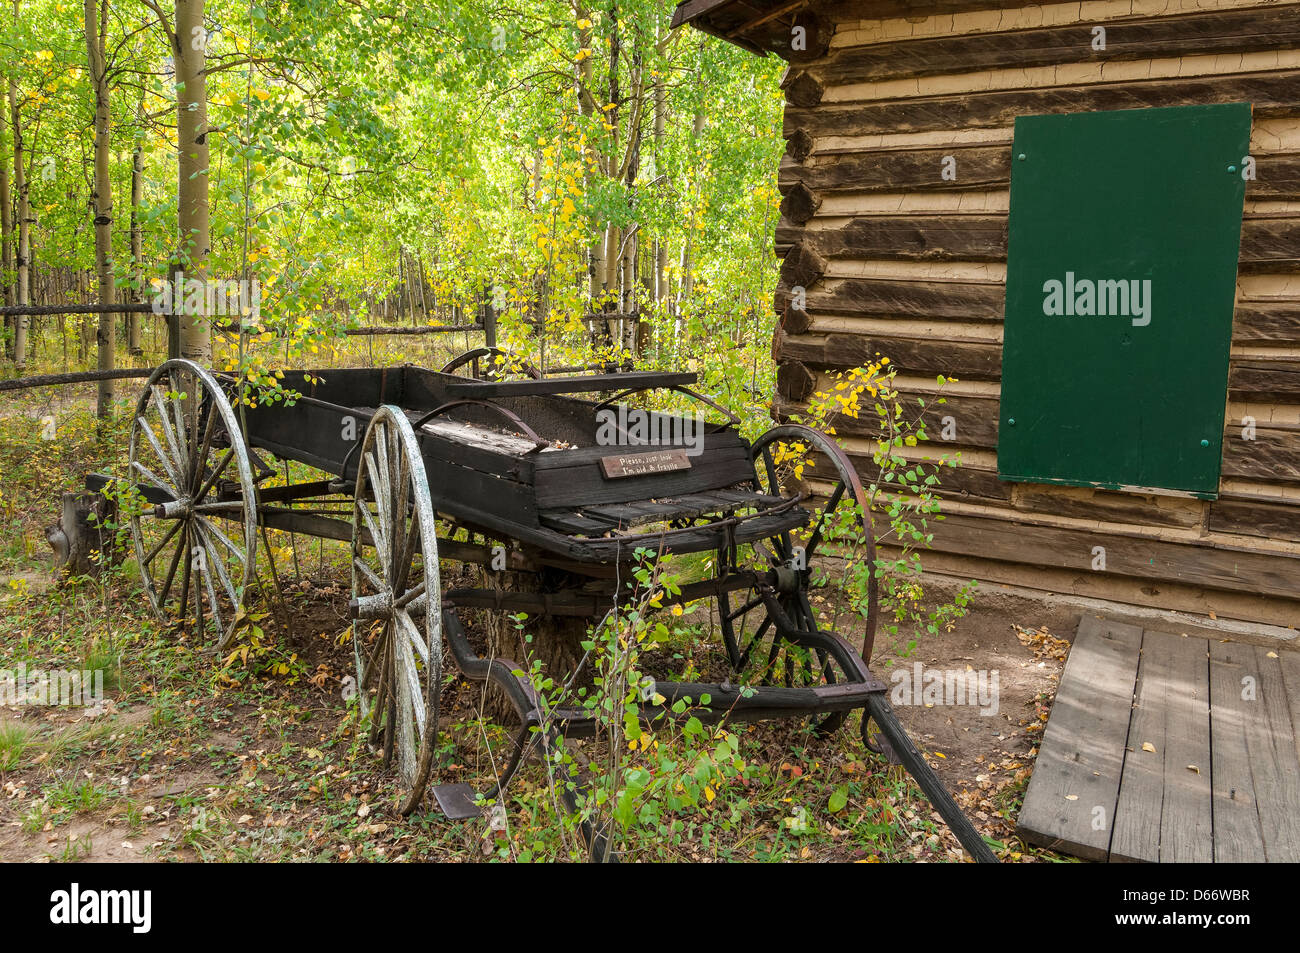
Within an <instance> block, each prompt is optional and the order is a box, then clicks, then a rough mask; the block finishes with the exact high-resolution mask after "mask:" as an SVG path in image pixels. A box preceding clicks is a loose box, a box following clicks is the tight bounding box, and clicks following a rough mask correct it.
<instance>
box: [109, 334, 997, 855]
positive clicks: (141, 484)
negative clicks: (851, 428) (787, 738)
mask: <svg viewBox="0 0 1300 953" xmlns="http://www.w3.org/2000/svg"><path fill="white" fill-rule="evenodd" d="M451 366H452V367H453V369H461V370H465V369H467V368H470V367H472V362H471V361H461V362H453V365H451ZM693 382H694V376H693V375H691V374H684V373H682V374H653V373H640V372H628V373H618V374H597V375H589V376H581V377H569V378H553V379H535V378H528V377H525V378H523V379H520V380H508V381H503V380H491V379H486V380H485V379H473V378H466V377H460V376H456V375H454V374H450V373H439V372H435V371H431V370H426V369H423V368H419V367H414V366H409V365H408V366H400V367H386V368H383V367H381V368H361V369H343V368H339V369H331V370H319V371H295V372H286V374H285V380H284V382H283V383H284V385H285V386H286V387H288V388H291V389H292V390H293V391H295V392H297V393H298V394H299V395H301V396H298V397H297V398H296V400H294V401H293V402H292V405H291V406H285V405H284V404H283V403H280V404H270V405H265V404H258V405H256V406H254V405H251V403H250V401H248V400H242V401H241V400H238V399H235V400H233V401H232V398H236V397H237V395H238V393H239V391H238V384H237V382H236V381H235V380H233V379H231V378H228V377H223V376H221V375H214V374H211V373H209V372H208V371H206V370H204V369H202V368H200V367H199V366H197V365H195V364H193V363H190V362H188V361H184V360H173V361H169V362H167V363H166V364H164V365H162V366H161V367H160V368H158V370H157V371H156V372H155V373H154V374H153V376H152V377H151V378H150V379H149V381H148V384H147V386H146V387H145V389H144V391H143V393H142V395H141V397H140V400H139V404H138V407H137V409H136V414H135V419H134V422H133V427H132V432H131V442H130V464H129V466H130V472H131V479H132V482H133V484H134V485H135V487H136V488H137V489H138V491H139V493H140V494H141V495H143V497H144V498H145V504H144V505H142V506H141V505H137V506H136V507H135V511H134V512H133V513H132V515H131V524H132V531H133V535H134V540H135V551H136V556H137V559H138V562H139V565H140V568H141V574H142V579H143V583H144V586H145V588H146V590H147V592H148V593H149V596H150V598H151V600H152V601H153V604H154V606H155V607H156V608H157V610H158V611H159V613H160V614H162V615H163V616H164V617H166V618H168V619H178V618H179V619H182V620H185V621H186V623H187V625H188V627H189V628H190V629H191V630H192V631H196V632H199V633H202V634H203V635H204V637H206V638H208V639H210V640H211V641H212V642H213V643H214V644H215V645H218V646H219V645H222V644H224V643H225V641H226V640H228V639H229V638H230V637H231V635H232V633H233V632H234V631H235V629H236V627H237V626H238V624H239V622H238V620H239V618H240V612H241V609H242V605H243V600H244V596H245V593H246V592H247V591H248V590H249V587H250V586H251V585H252V584H253V582H254V572H255V563H256V557H255V554H256V548H257V539H258V534H259V532H260V531H261V528H262V527H271V528H279V529H287V530H293V531H295V532H300V533H307V534H313V535H316V536H320V537H325V538H335V539H342V540H347V541H349V542H350V545H351V562H352V597H351V600H350V610H351V613H352V616H353V617H354V618H355V619H356V620H357V621H356V623H355V625H354V626H353V631H354V634H353V637H352V640H351V644H352V649H353V655H354V660H355V665H356V670H357V671H356V676H355V677H356V682H357V687H358V691H359V693H360V699H361V703H362V705H363V707H364V708H365V709H366V710H367V711H368V714H369V718H370V724H371V726H372V727H371V730H372V741H373V742H374V743H376V744H378V745H380V746H382V748H383V750H384V752H385V756H386V760H388V761H392V762H395V763H396V768H397V772H396V773H397V783H398V785H399V789H400V797H399V802H400V806H401V809H402V810H403V811H405V812H409V811H412V810H414V809H415V808H416V807H417V806H418V805H419V804H420V803H421V799H422V796H423V794H424V791H425V787H426V784H427V783H428V782H429V780H430V778H431V777H432V776H433V774H434V773H435V771H436V765H435V759H436V752H437V749H438V744H437V737H438V724H439V699H440V692H441V689H442V686H443V664H444V650H445V651H446V654H447V656H448V657H449V658H451V659H453V660H454V664H455V665H456V667H457V668H458V670H459V671H460V673H462V674H463V675H465V676H466V677H468V678H470V679H474V680H480V681H484V680H486V681H487V682H488V683H490V684H491V685H492V686H493V687H494V688H495V690H497V691H498V692H499V693H500V694H501V695H502V696H503V697H504V698H505V699H507V700H508V703H509V705H510V707H511V708H512V709H513V712H514V715H515V717H516V728H517V737H516V739H515V744H514V748H513V750H512V754H511V756H510V757H509V758H508V759H507V763H505V764H503V765H501V766H500V767H499V769H498V771H497V778H496V782H495V784H494V785H493V786H492V788H491V789H490V790H488V791H487V792H486V796H494V795H495V794H497V793H499V792H500V789H501V788H502V787H503V786H504V785H505V784H506V783H507V782H508V781H509V779H510V777H511V775H512V774H513V773H514V772H515V770H516V768H517V767H518V765H519V763H520V761H521V759H522V758H523V757H524V755H525V753H526V752H527V751H528V750H529V749H530V748H531V747H532V746H533V745H535V744H542V745H547V744H550V743H552V742H553V740H554V738H553V736H552V732H554V733H563V734H570V735H582V734H584V733H590V732H592V731H593V728H594V724H593V721H592V719H591V717H589V715H588V714H587V713H586V712H585V711H583V710H579V709H577V708H574V709H573V710H550V709H548V708H547V704H548V703H547V700H546V699H544V698H543V697H541V696H539V694H538V692H537V691H536V690H535V689H534V686H533V684H532V683H531V682H530V681H529V680H528V679H527V678H524V677H521V676H520V675H517V674H516V673H517V672H519V671H521V669H520V667H519V665H517V664H516V662H515V661H512V660H511V659H510V658H504V657H485V656H484V655H480V654H479V653H478V652H477V651H475V649H474V647H473V646H472V644H471V640H470V638H469V636H468V635H467V632H466V630H465V627H464V626H463V625H462V621H461V618H460V613H459V612H458V610H462V611H464V610H470V609H472V608H474V607H479V608H483V607H490V608H493V609H497V610H508V611H519V612H526V613H528V614H529V615H530V616H533V617H535V618H541V619H545V618H548V617H568V618H577V619H580V620H587V621H588V622H590V623H592V624H599V622H600V620H601V619H602V618H604V617H606V616H608V614H609V613H610V612H611V611H613V610H616V609H617V607H618V606H619V605H620V604H621V603H622V602H623V601H625V600H627V599H628V598H629V594H628V590H627V586H626V581H627V580H628V579H629V578H630V572H629V567H630V565H631V563H632V562H633V560H634V558H635V557H636V554H637V552H638V551H641V552H643V553H644V552H646V551H648V552H649V553H650V554H651V555H652V556H653V557H654V558H655V559H658V558H659V557H661V556H663V555H665V554H670V553H676V554H689V553H709V554H712V555H713V558H712V560H711V561H709V563H708V566H709V571H708V572H707V574H706V575H705V576H704V577H703V578H700V579H698V580H696V581H693V582H690V583H689V584H686V585H684V586H682V587H681V590H680V592H677V593H675V594H671V595H670V594H667V593H665V594H664V596H663V598H662V603H661V604H662V605H664V606H668V605H673V604H681V603H686V602H692V601H698V600H712V601H713V603H715V604H716V610H717V618H718V620H719V623H720V626H721V636H722V642H723V643H724V649H725V652H726V657H727V663H728V672H729V674H728V675H727V676H726V677H725V678H723V679H722V680H720V681H718V682H715V683H710V684H704V683H698V682H669V681H660V682H658V683H657V684H656V685H655V686H654V692H652V693H648V694H647V700H646V701H645V702H644V703H643V705H642V708H641V714H642V717H643V718H644V719H645V720H646V721H647V722H654V721H655V720H657V719H662V718H665V717H670V714H671V708H672V706H673V705H674V704H675V703H676V702H677V701H678V700H680V699H688V698H689V699H691V700H692V708H691V711H692V713H693V714H694V715H696V716H698V717H700V718H701V719H704V720H709V719H712V720H719V719H730V720H735V721H744V720H756V719H769V718H796V719H803V720H804V721H806V722H808V723H810V724H811V725H812V726H814V727H815V728H816V730H817V731H819V732H822V733H825V732H830V731H833V730H834V729H836V728H838V727H839V726H840V724H841V723H842V722H843V721H844V719H845V716H846V715H847V714H848V713H849V712H853V711H862V712H863V718H862V732H863V737H864V740H866V741H867V742H868V744H869V745H872V746H873V747H874V748H876V750H882V749H885V750H887V751H888V752H890V753H892V754H894V755H895V756H896V757H897V758H898V759H899V760H900V761H901V762H902V763H903V764H904V765H905V766H906V767H907V769H908V770H909V771H910V772H911V774H912V775H913V777H915V778H916V780H917V781H918V783H919V784H920V785H921V787H922V788H923V790H924V791H925V792H926V793H927V795H928V796H929V797H930V799H931V801H932V802H933V803H934V805H935V807H936V809H937V810H938V811H939V813H940V814H941V815H942V816H943V817H944V818H945V820H946V821H947V822H948V824H949V825H950V826H951V827H952V829H953V830H954V831H955V832H956V834H957V836H958V837H959V838H960V840H961V842H962V844H963V845H964V846H965V848H966V849H967V851H969V852H970V853H971V854H972V855H973V856H975V857H977V858H979V859H981V860H992V859H993V856H992V853H991V852H990V851H989V849H988V848H987V847H986V846H985V845H984V843H983V842H982V841H981V839H980V837H979V836H978V835H977V834H976V832H975V830H974V829H973V828H972V826H971V825H970V823H969V822H968V821H967V819H966V818H965V817H964V816H963V815H962V813H961V811H960V810H959V809H958V807H957V805H956V804H955V803H954V802H953V800H952V798H951V797H950V795H949V794H948V793H947V792H946V791H945V790H944V788H943V786H942V784H941V783H940V782H939V780H938V779H937V777H936V776H935V775H934V773H933V772H932V771H931V769H930V768H929V767H928V765H927V764H926V762H925V760H924V758H923V757H922V756H921V754H920V753H919V752H918V751H917V749H916V747H915V746H914V745H913V744H912V743H911V741H910V740H909V739H908V737H907V735H906V733H905V731H904V730H903V728H902V726H901V725H900V724H899V722H898V720H897V718H896V717H895V715H894V713H893V711H892V710H891V708H890V705H889V702H888V700H887V698H886V685H885V684H884V683H883V682H882V681H880V680H879V679H877V678H876V677H875V676H874V675H873V674H872V673H871V672H870V671H869V670H868V668H867V665H866V663H865V662H864V661H863V659H864V655H865V657H870V649H871V642H872V633H873V632H874V628H875V625H876V611H875V610H876V606H875V600H874V591H873V592H872V599H871V600H870V604H869V611H868V614H867V618H866V619H865V620H863V619H862V618H861V617H860V616H851V618H854V619H856V625H857V627H858V628H859V629H860V632H858V633H850V634H853V635H855V636H856V635H859V634H860V635H861V637H862V639H863V643H862V652H861V653H860V651H859V649H858V648H857V647H855V646H854V645H851V644H850V643H849V642H848V641H847V640H846V638H845V637H844V635H842V634H840V633H838V632H836V631H833V630H832V629H831V628H830V627H828V626H827V625H826V624H824V623H823V621H822V619H821V616H820V613H819V612H818V611H817V610H816V609H814V606H813V603H812V602H811V601H810V591H811V589H812V587H813V586H815V585H816V584H818V583H819V582H821V581H822V580H823V575H822V573H823V571H824V568H825V566H826V565H827V562H826V557H825V554H824V550H825V548H826V547H827V546H828V545H829V542H830V540H831V537H834V538H835V540H836V543H837V545H838V546H839V547H841V553H840V555H841V557H842V556H843V546H845V545H850V546H852V545H857V546H862V547H865V552H864V554H863V557H862V558H866V559H868V560H869V559H871V557H872V552H871V548H872V545H873V535H872V530H871V525H870V508H869V506H864V505H863V504H864V503H865V502H866V497H865V495H864V493H863V488H862V485H861V483H860V482H859V479H858V476H857V474H856V472H855V471H854V469H853V468H852V466H851V465H849V462H848V460H847V459H846V458H845V456H844V454H843V453H842V452H841V451H840V449H839V448H838V446H837V445H836V444H835V443H834V442H833V441H830V440H828V439H827V438H826V437H825V436H823V435H822V434H820V433H818V432H816V431H814V430H810V429H808V428H805V427H800V426H792V425H785V426H777V427H774V428H772V429H771V430H769V431H768V432H766V433H765V434H763V435H762V436H761V437H759V438H758V439H757V440H755V441H754V442H753V443H752V444H751V443H749V442H747V441H746V440H744V439H743V438H742V437H741V436H740V435H739V433H737V431H736V430H735V429H734V426H733V425H734V423H735V422H736V421H735V419H734V418H731V417H730V415H727V414H726V412H725V411H723V410H722V409H721V408H719V407H717V406H716V405H714V404H712V402H711V401H708V400H706V399H705V398H703V397H702V396H701V395H698V394H696V393H695V392H694V391H692V390H691V389H690V384H691V383H693ZM653 388H668V389H672V390H675V391H679V392H682V393H684V394H685V395H688V396H690V397H693V398H697V399H698V400H700V401H701V402H702V403H703V405H704V406H705V407H706V408H707V409H708V411H709V412H710V413H711V414H713V415H721V416H723V419H721V420H716V419H715V420H712V421H711V422H708V423H707V426H705V427H704V428H703V430H702V431H701V432H697V434H695V436H698V439H690V438H691V436H692V434H691V427H692V426H694V421H693V420H692V419H691V418H687V417H672V416H671V415H662V414H659V415H654V419H655V420H656V421H658V422H659V423H661V424H664V423H666V424H669V425H670V426H668V427H666V428H663V429H662V430H661V431H660V432H661V433H665V434H669V435H672V434H674V433H676V434H677V435H679V438H680V439H677V440H675V441H673V440H669V441H668V442H666V443H661V444H659V445H657V446H651V447H646V446H639V445H636V444H635V442H634V441H632V440H631V439H630V438H631V433H630V428H626V429H624V430H622V431H619V433H620V434H621V436H620V438H619V439H618V440H616V441H615V445H614V446H609V445H603V444H602V441H601V439H600V434H601V430H600V427H601V426H603V425H604V424H605V423H607V422H608V421H609V419H610V418H609V417H607V416H606V417H602V416H601V413H602V410H604V409H606V408H610V407H613V406H614V405H615V404H616V402H617V401H619V400H620V399H621V398H624V397H626V396H628V395H629V394H632V393H636V392H640V391H644V390H647V389H653ZM590 395H602V396H601V399H599V400H595V399H590ZM698 419H701V418H696V420H698ZM674 424H675V425H676V426H677V429H676V430H675V431H674V429H673V426H671V425H674ZM616 426H618V425H617V424H616ZM794 444H801V445H803V446H804V447H805V448H806V449H812V448H815V449H816V450H818V451H819V452H820V453H821V455H822V457H823V458H824V459H826V460H828V461H829V465H830V466H831V467H832V468H833V469H834V473H830V472H827V473H823V474H821V478H822V480H823V481H824V482H827V483H828V497H827V498H826V499H823V500H818V501H814V500H811V499H809V498H808V496H807V495H806V494H805V493H803V492H801V491H800V489H799V486H798V484H797V483H796V481H794V480H792V479H790V476H789V473H788V472H786V471H787V468H788V466H789V465H788V464H787V463H785V462H783V458H784V453H782V452H778V451H779V450H780V449H782V448H783V447H789V446H791V445H794ZM696 451H698V453H696ZM268 454H270V455H274V456H275V457H279V458H281V459H283V460H286V461H297V462H298V463H300V464H307V465H309V466H310V467H314V468H317V469H318V470H320V471H323V473H324V474H326V476H324V477H323V478H321V479H318V480H309V481H305V482H288V483H287V484H284V485H272V483H273V482H276V481H272V480H271V479H270V478H271V477H273V476H275V475H277V474H281V473H283V471H280V470H277V469H276V468H274V467H272V466H271V465H270V464H268V463H267V462H266V460H265V456H266V455H268ZM692 454H695V455H692ZM105 482H106V481H105V480H104V479H103V478H94V479H93V480H92V486H97V487H103V486H104V485H105ZM846 523H847V526H848V530H849V531H848V532H846V530H845V527H846ZM449 563H454V564H457V565H459V566H462V567H463V566H478V567H484V568H485V569H486V570H487V571H484V572H481V573H480V574H479V575H478V576H476V577H473V578H476V579H478V580H479V582H478V584H471V585H464V584H448V582H446V581H445V579H446V578H449V577H446V576H444V573H446V569H445V567H446V566H447V565H448V564H449ZM507 566H508V567H509V570H510V572H509V573H508V574H506V573H502V572H497V571H493V570H500V569H502V568H504V567H507ZM507 577H508V578H510V579H512V580H514V582H513V584H509V583H506V582H505V581H504V580H505V579H506V578H507ZM456 578H457V580H458V581H463V580H464V578H465V577H464V575H463V574H462V575H458V576H457V577H456ZM620 579H621V580H622V581H623V582H622V583H620ZM584 624H585V623H584ZM581 664H582V662H581V661H580V662H579V663H578V665H579V667H580V666H581ZM551 674H552V675H554V676H556V677H561V676H563V677H571V676H572V674H573V673H562V672H555V673H551ZM705 698H707V699H708V700H707V702H705V701H703V699H705ZM871 725H875V726H876V727H877V728H878V733H877V732H875V731H872V730H870V729H869V726H871ZM539 728H541V729H543V730H540V731H539V730H537V729H539ZM434 794H435V796H436V799H437V801H438V803H439V805H440V806H441V807H442V809H443V810H444V812H446V813H448V814H449V815H451V816H460V817H464V816H472V815H473V814H476V813H478V811H479V810H480V808H479V806H478V804H480V803H481V801H480V799H479V798H478V796H477V795H478V792H474V791H472V790H469V788H468V786H466V785H440V786H437V787H435V789H434Z"/></svg>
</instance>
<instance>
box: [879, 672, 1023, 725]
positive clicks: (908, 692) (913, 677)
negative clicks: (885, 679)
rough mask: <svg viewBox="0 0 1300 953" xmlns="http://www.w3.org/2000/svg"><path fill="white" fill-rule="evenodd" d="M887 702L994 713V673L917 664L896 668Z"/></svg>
mask: <svg viewBox="0 0 1300 953" xmlns="http://www.w3.org/2000/svg"><path fill="white" fill-rule="evenodd" d="M889 680H890V681H891V682H893V683H894V687H893V689H892V690H891V691H890V693H889V700H890V702H891V703H892V704H895V705H934V706H936V707H938V706H947V705H971V706H974V707H977V708H979V710H980V714H981V715H984V716H989V715H996V714H997V713H998V670H997V669H993V670H992V671H989V670H987V669H979V670H978V671H977V670H975V669H967V670H966V671H964V672H962V671H958V670H955V669H954V670H949V671H942V670H939V669H929V670H927V669H926V668H925V667H924V666H923V665H922V664H921V663H920V662H914V663H913V664H912V667H911V668H910V669H907V668H896V669H894V671H893V672H892V673H891V674H890V676H889Z"/></svg>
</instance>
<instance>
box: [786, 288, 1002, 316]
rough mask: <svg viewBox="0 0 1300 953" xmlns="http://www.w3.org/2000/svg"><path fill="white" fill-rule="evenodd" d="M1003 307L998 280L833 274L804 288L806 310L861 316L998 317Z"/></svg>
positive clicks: (817, 312) (818, 312)
mask: <svg viewBox="0 0 1300 953" xmlns="http://www.w3.org/2000/svg"><path fill="white" fill-rule="evenodd" d="M1005 308H1006V287H1005V286H1004V285H1003V284H1002V283H1001V282H964V281H942V280H925V281H909V280H906V279H891V278H837V279H834V280H830V281H824V282H822V283H821V284H819V285H818V286H817V288H816V289H815V290H810V291H809V292H808V307H807V309H806V310H807V311H808V312H809V313H810V314H811V313H815V314H843V315H853V316H857V317H864V318H868V317H898V318H948V319H952V320H963V321H1001V320H1002V316H1003V314H1004V312H1005Z"/></svg>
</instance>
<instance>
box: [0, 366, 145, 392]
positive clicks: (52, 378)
mask: <svg viewBox="0 0 1300 953" xmlns="http://www.w3.org/2000/svg"><path fill="white" fill-rule="evenodd" d="M153 372H154V369H153V368H152V367H124V368H120V369H117V370H111V371H77V372H74V373H71V374H37V375H35V376H33V377H15V378H13V379H12V380H7V381H0V391H6V390H28V389H29V388H33V387H56V386H58V385H60V384H84V383H88V382H90V381H113V380H123V379H125V378H132V377H148V376H149V375H150V374H152V373H153Z"/></svg>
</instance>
